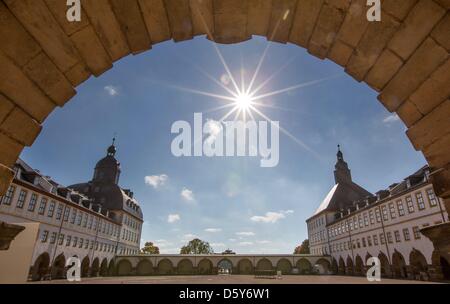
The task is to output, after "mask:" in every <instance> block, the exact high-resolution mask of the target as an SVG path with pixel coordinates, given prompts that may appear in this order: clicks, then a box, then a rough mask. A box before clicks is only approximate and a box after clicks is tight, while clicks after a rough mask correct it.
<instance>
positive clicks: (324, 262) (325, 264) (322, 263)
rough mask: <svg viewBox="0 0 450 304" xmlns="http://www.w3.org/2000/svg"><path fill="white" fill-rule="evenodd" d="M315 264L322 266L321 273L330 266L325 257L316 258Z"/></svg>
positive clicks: (327, 270)
mask: <svg viewBox="0 0 450 304" xmlns="http://www.w3.org/2000/svg"><path fill="white" fill-rule="evenodd" d="M316 265H319V266H320V267H321V268H322V270H323V273H328V272H329V271H330V268H331V265H330V262H329V261H327V260H325V259H319V260H317V262H316ZM321 273H322V272H321Z"/></svg>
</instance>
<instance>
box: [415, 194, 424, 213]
mask: <svg viewBox="0 0 450 304" xmlns="http://www.w3.org/2000/svg"><path fill="white" fill-rule="evenodd" d="M416 200H417V207H419V210H423V209H425V202H424V201H423V196H422V193H421V192H417V193H416Z"/></svg>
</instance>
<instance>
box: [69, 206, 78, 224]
mask: <svg viewBox="0 0 450 304" xmlns="http://www.w3.org/2000/svg"><path fill="white" fill-rule="evenodd" d="M76 217H77V209H73V211H72V216H71V217H70V223H71V224H75V219H76Z"/></svg>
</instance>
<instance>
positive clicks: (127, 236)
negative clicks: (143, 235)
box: [122, 229, 139, 243]
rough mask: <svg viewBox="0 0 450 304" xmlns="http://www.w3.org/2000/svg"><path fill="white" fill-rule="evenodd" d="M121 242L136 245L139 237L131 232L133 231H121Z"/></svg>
mask: <svg viewBox="0 0 450 304" xmlns="http://www.w3.org/2000/svg"><path fill="white" fill-rule="evenodd" d="M122 240H126V241H129V242H134V243H138V242H139V235H138V234H137V233H135V232H133V231H129V230H127V229H123V232H122Z"/></svg>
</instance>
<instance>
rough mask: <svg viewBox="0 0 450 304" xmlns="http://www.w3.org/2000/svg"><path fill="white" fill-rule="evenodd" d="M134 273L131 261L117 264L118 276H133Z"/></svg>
mask: <svg viewBox="0 0 450 304" xmlns="http://www.w3.org/2000/svg"><path fill="white" fill-rule="evenodd" d="M132 271H133V266H132V265H131V262H130V261H128V260H120V261H119V263H117V275H118V276H128V275H131V272H132Z"/></svg>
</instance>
